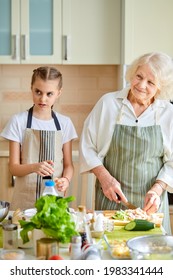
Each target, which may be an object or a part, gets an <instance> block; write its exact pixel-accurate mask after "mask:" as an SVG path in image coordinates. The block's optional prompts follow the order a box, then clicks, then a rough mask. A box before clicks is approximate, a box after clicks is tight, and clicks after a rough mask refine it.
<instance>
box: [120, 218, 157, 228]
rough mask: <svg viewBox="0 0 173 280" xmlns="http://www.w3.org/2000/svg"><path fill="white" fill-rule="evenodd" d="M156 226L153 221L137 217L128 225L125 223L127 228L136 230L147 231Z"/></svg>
mask: <svg viewBox="0 0 173 280" xmlns="http://www.w3.org/2000/svg"><path fill="white" fill-rule="evenodd" d="M153 228H155V224H154V223H153V222H149V221H147V220H142V219H135V220H133V221H131V222H129V223H128V224H127V225H125V227H124V229H125V230H136V231H138V230H139V231H141V230H143V231H145V230H150V229H153Z"/></svg>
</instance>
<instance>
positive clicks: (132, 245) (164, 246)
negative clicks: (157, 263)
mask: <svg viewBox="0 0 173 280" xmlns="http://www.w3.org/2000/svg"><path fill="white" fill-rule="evenodd" d="M127 246H128V247H129V250H130V255H131V258H132V259H133V260H172V259H173V236H171V235H158V234H155V235H144V236H140V237H135V238H132V239H129V240H128V241H127Z"/></svg>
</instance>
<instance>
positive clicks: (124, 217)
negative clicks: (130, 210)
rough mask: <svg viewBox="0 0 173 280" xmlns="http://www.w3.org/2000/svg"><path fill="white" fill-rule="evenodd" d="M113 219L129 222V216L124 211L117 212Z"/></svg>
mask: <svg viewBox="0 0 173 280" xmlns="http://www.w3.org/2000/svg"><path fill="white" fill-rule="evenodd" d="M112 219H115V220H122V221H124V220H128V215H127V213H126V212H125V211H124V210H122V209H121V210H118V211H116V213H115V214H114V216H112Z"/></svg>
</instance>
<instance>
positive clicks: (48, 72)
mask: <svg viewBox="0 0 173 280" xmlns="http://www.w3.org/2000/svg"><path fill="white" fill-rule="evenodd" d="M36 78H40V79H42V80H43V81H46V80H56V79H57V80H59V83H58V88H59V89H61V88H62V74H61V72H60V71H58V70H57V69H56V68H54V67H49V66H42V67H39V68H37V69H34V70H33V75H32V78H31V87H32V86H33V84H34V82H35V80H36Z"/></svg>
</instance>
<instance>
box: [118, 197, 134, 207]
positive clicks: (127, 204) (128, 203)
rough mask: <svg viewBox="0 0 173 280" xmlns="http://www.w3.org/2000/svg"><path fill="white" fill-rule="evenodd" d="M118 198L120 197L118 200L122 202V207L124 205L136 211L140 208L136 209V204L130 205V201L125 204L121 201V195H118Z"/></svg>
mask: <svg viewBox="0 0 173 280" xmlns="http://www.w3.org/2000/svg"><path fill="white" fill-rule="evenodd" d="M117 196H118V199H119V200H120V201H121V203H122V205H124V206H125V207H126V208H128V209H136V208H138V207H136V206H135V205H134V204H132V203H130V202H129V201H127V202H123V201H122V200H121V198H120V196H119V194H117Z"/></svg>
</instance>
